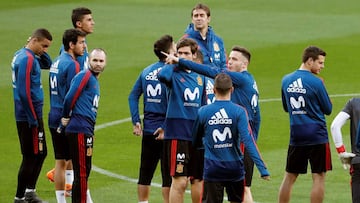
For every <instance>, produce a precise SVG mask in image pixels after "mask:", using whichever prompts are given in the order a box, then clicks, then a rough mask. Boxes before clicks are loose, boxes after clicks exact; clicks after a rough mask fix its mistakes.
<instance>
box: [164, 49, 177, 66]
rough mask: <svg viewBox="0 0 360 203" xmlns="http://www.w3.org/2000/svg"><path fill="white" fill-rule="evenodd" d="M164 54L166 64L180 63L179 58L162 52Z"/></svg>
mask: <svg viewBox="0 0 360 203" xmlns="http://www.w3.org/2000/svg"><path fill="white" fill-rule="evenodd" d="M161 53H162V54H164V55H165V56H166V62H165V63H166V64H175V63H179V58H178V57H176V56H175V55H171V54H168V53H165V52H163V51H162V52H161Z"/></svg>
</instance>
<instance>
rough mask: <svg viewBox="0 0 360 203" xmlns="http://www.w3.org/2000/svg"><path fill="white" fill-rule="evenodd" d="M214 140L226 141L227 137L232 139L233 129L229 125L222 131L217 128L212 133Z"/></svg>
mask: <svg viewBox="0 0 360 203" xmlns="http://www.w3.org/2000/svg"><path fill="white" fill-rule="evenodd" d="M212 136H213V139H214V142H215V143H216V142H219V141H220V142H224V141H225V140H226V138H229V139H231V137H232V134H231V129H230V128H229V127H225V128H224V131H223V132H220V131H219V130H218V129H215V130H214V131H213V133H212Z"/></svg>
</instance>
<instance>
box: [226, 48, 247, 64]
mask: <svg viewBox="0 0 360 203" xmlns="http://www.w3.org/2000/svg"><path fill="white" fill-rule="evenodd" d="M231 50H232V51H238V52H240V53H241V54H242V55H243V56H244V57H245V58H246V59H247V60H248V61H249V63H250V59H251V53H250V51H249V50H247V49H246V48H245V47H241V46H238V45H235V46H233V47H232V48H231Z"/></svg>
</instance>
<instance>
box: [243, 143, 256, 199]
mask: <svg viewBox="0 0 360 203" xmlns="http://www.w3.org/2000/svg"><path fill="white" fill-rule="evenodd" d="M244 167H245V188H244V200H243V203H253V202H254V200H253V197H252V194H251V189H250V187H251V183H252V177H253V173H254V161H253V160H252V159H251V157H250V155H249V153H248V151H247V150H246V149H245V151H244Z"/></svg>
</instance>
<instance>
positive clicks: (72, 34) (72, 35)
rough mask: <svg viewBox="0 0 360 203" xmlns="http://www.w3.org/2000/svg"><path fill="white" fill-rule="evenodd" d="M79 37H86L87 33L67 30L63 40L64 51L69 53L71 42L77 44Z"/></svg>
mask: <svg viewBox="0 0 360 203" xmlns="http://www.w3.org/2000/svg"><path fill="white" fill-rule="evenodd" d="M79 36H80V37H86V33H85V32H83V31H81V30H78V29H74V28H73V29H68V30H65V32H64V34H63V38H62V42H63V45H64V50H65V51H68V50H69V49H70V45H69V43H70V42H72V43H73V44H76V43H77V40H78V37H79Z"/></svg>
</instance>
